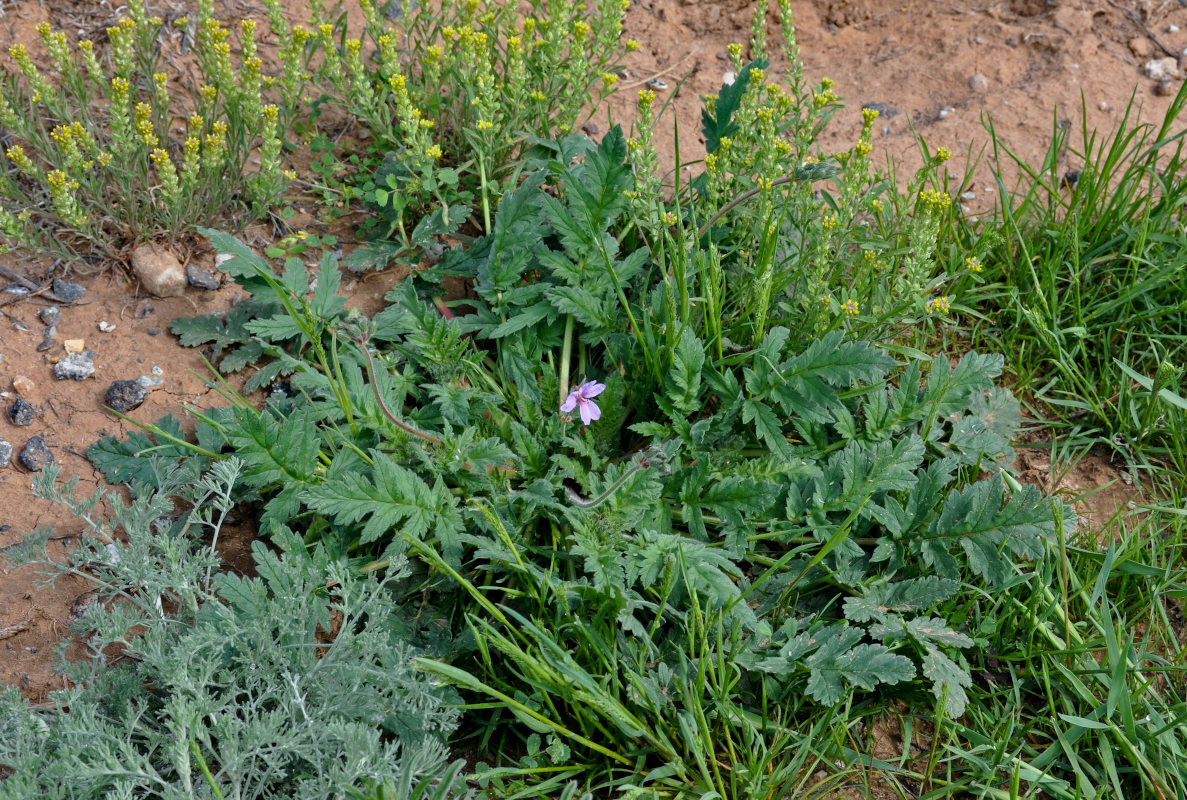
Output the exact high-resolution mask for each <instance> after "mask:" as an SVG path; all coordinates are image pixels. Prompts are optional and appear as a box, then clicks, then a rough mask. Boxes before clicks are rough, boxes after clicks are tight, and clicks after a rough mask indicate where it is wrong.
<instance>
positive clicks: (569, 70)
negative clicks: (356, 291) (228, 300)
mask: <svg viewBox="0 0 1187 800" xmlns="http://www.w3.org/2000/svg"><path fill="white" fill-rule="evenodd" d="M359 5H360V8H361V11H362V16H363V20H364V25H363V30H362V35H361V36H355V35H353V31H348V30H347V29H346V26H345V19H342V20H339V21H338V22H335V23H332V24H331V26H330V31H329V32H323V33H321V34H320V35H319V36H318V37H317V42H316V45H317V47H318V48H319V49H320V50H321V52H322V56H321V57H320V58H319V59H318V66H317V67H316V68H315V69H314V72H315V73H316V74H317V76H318V77H321V78H324V86H325V87H326V89H327V92H328V94H327V99H328V100H329V101H330V102H332V103H336V104H338V105H340V106H341V107H342V108H343V109H344V110H346V111H347V112H349V113H350V114H352V115H353V116H354V117H355V118H356V119H357V120H358V121H360V122H361V123H362V125H363V127H364V129H365V135H367V136H368V137H369V138H370V140H371V141H370V143H369V149H370V150H371V151H372V152H373V153H374V154H375V155H374V161H373V162H372V171H370V172H368V171H367V170H366V169H363V170H362V171H361V174H362V175H363V176H364V177H363V180H362V183H361V185H360V186H357V187H355V188H354V189H353V190H348V191H347V192H346V193H345V196H346V197H347V199H350V198H353V197H358V196H362V198H363V199H364V200H366V201H367V202H368V204H370V205H371V206H373V207H374V208H376V209H378V210H379V212H380V220H379V223H378V225H376V226H375V228H374V229H373V230H372V231H371V232H370V236H369V238H371V239H372V241H371V243H370V244H369V245H368V246H366V247H364V248H361V249H360V250H359V251H356V252H357V255H355V256H354V257H353V261H352V266H353V267H354V268H356V269H359V268H366V267H371V266H374V267H382V266H384V265H386V264H387V263H389V261H390V260H391V259H393V258H405V259H411V258H414V257H415V253H416V252H417V251H418V250H419V248H421V247H423V246H424V244H425V243H426V242H428V241H431V237H432V236H437V235H440V234H442V233H445V232H447V231H450V230H453V229H455V228H456V227H457V226H458V225H459V224H460V223H461V222H462V221H464V220H465V219H466V218H467V217H468V216H469V214H470V211H469V208H468V207H469V206H470V205H471V204H472V203H473V204H474V205H475V206H476V207H477V208H476V210H475V212H474V220H475V222H476V223H477V225H478V226H479V227H480V228H482V229H484V230H488V231H489V230H490V227H491V223H492V218H493V213H494V209H495V207H496V205H497V200H498V198H499V197H500V196H501V195H502V194H503V192H504V191H505V190H506V189H509V188H513V186H514V184H515V182H516V180H517V177H516V176H517V175H518V174H519V166H518V165H519V164H520V163H521V160H522V159H523V158H524V157H525V156H526V155H528V154H529V153H531V152H534V151H533V148H534V147H537V146H538V144H539V143H542V142H551V141H554V140H560V139H562V138H563V137H565V136H566V135H568V134H570V133H572V132H573V130H574V129H575V128H576V127H577V126H578V124H580V123H581V122H582V121H583V119H584V118H585V117H583V115H589V114H592V113H593V111H594V109H595V108H597V107H598V105H599V104H600V103H601V102H602V101H603V100H604V99H605V98H606V96H607V95H609V94H610V93H612V92H613V91H615V89H616V88H617V86H618V84H619V74H618V67H617V60H618V58H619V56H620V55H621V54H622V53H623V52H624V51H627V50H630V49H632V47H637V46H638V44H637V43H634V42H630V41H625V40H624V39H623V35H622V32H623V18H624V14H625V12H626V8H627V6H628V3H627V2H625V0H597V1H596V2H593V3H590V4H588V6H587V4H586V3H585V2H583V0H530V2H526V3H523V4H520V5H519V6H515V5H514V4H507V3H485V2H479V0H442V2H440V3H433V4H425V3H421V4H417V3H412V2H396V3H393V4H392V7H391V8H389V11H388V13H384V8H383V4H381V3H378V2H375V0H360V2H359ZM367 52H374V53H376V58H375V59H373V60H368V59H366V58H365V57H364V54H365V53H367ZM393 80H395V81H397V83H398V86H393V84H392V81H393ZM422 223H423V224H424V225H425V227H420V228H418V226H420V225H421V224H422ZM418 230H419V233H418V232H417V231H418Z"/></svg>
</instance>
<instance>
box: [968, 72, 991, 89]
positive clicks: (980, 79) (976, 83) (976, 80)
mask: <svg viewBox="0 0 1187 800" xmlns="http://www.w3.org/2000/svg"><path fill="white" fill-rule="evenodd" d="M969 88H970V89H972V90H973V91H974V92H983V91H985V90H986V89H987V88H989V79H988V78H986V77H985V76H984V75H982V74H981V73H979V72H978V73H977V74H976V75H974V76H973V77H971V78H969Z"/></svg>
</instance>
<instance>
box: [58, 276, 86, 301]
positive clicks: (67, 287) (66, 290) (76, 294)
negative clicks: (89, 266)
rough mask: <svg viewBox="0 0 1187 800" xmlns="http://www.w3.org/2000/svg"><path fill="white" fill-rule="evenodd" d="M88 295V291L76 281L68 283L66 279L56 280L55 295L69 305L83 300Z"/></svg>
mask: <svg viewBox="0 0 1187 800" xmlns="http://www.w3.org/2000/svg"><path fill="white" fill-rule="evenodd" d="M86 293H87V290H86V289H84V288H82V286H80V285H78V284H77V283H75V282H74V281H68V280H66V279H65V278H54V294H56V295H57V296H58V297H60V298H61V299H62V300H65V301H66V302H67V303H73V302H74V301H75V300H81V299H82V296H83V295H84V294H86Z"/></svg>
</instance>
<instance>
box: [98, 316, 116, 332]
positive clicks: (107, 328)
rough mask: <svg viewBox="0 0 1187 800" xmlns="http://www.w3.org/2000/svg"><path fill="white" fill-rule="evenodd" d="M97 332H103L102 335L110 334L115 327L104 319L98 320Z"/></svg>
mask: <svg viewBox="0 0 1187 800" xmlns="http://www.w3.org/2000/svg"><path fill="white" fill-rule="evenodd" d="M99 330H101V331H103V332H104V333H111V332H112V331H114V330H115V325H113V324H112V323H110V322H108V321H107V320H105V319H101V320H99Z"/></svg>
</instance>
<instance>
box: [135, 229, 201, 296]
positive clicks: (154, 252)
mask: <svg viewBox="0 0 1187 800" xmlns="http://www.w3.org/2000/svg"><path fill="white" fill-rule="evenodd" d="M132 272H134V273H135V274H136V277H137V278H139V279H140V283H141V284H142V285H143V286H144V288H145V289H147V290H148V291H149V293H150V294H152V295H154V296H155V297H179V296H180V295H182V294H184V293H185V287H186V285H187V284H188V281H187V280H186V277H185V270H184V269H182V267H181V261H179V260H178V258H177V254H176V253H174V252H173V251H172V250H171V249H169V248H168V247H166V246H164V245H160V244H156V243H155V242H146V243H145V244H142V245H140V246H139V247H137V248H136V249H135V250H133V251H132Z"/></svg>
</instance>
